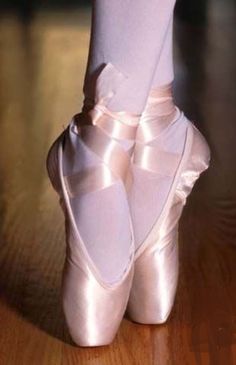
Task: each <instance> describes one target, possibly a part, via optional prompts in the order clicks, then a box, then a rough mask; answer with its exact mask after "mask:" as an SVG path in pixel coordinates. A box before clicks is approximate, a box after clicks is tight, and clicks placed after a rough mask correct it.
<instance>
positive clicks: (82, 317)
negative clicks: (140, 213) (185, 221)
mask: <svg viewBox="0 0 236 365" xmlns="http://www.w3.org/2000/svg"><path fill="white" fill-rule="evenodd" d="M109 70H110V71H112V72H114V69H113V68H112V66H111V65H108V66H106V68H105V71H103V77H104V72H105V74H106V72H110V71H109ZM122 116H123V118H124V113H123V114H122ZM135 134H136V127H133V126H127V125H125V124H123V123H121V122H120V121H119V120H116V119H114V118H112V117H111V115H110V114H109V111H108V110H107V109H106V107H105V106H104V105H102V103H101V104H100V105H99V103H97V104H96V105H95V107H93V108H92V109H91V110H90V111H89V112H86V113H81V114H79V115H77V116H75V117H73V118H72V121H71V122H70V123H69V125H68V127H67V129H66V130H65V131H64V132H63V133H62V134H61V135H60V136H59V138H58V139H57V140H56V141H55V142H54V144H53V145H52V147H51V149H50V151H49V154H48V158H47V169H48V175H49V178H50V180H51V183H52V185H53V187H54V189H55V190H56V191H57V193H58V194H59V197H60V202H61V206H62V208H63V211H64V214H65V228H66V243H67V249H66V260H65V265H64V270H63V277H62V303H63V310H64V314H65V319H66V323H67V326H68V329H69V332H70V334H71V337H72V339H73V340H74V342H75V343H76V344H77V345H79V346H89V347H91V346H104V345H109V344H110V343H111V342H112V341H113V340H114V337H115V335H116V333H117V331H118V328H119V325H120V322H121V320H122V318H123V314H124V312H125V309H126V306H127V302H128V297H129V291H130V287H131V284H132V278H133V266H134V265H133V264H134V240H133V230H132V224H131V218H130V216H129V215H128V216H127V217H126V219H127V224H129V228H130V233H129V238H128V239H127V242H126V243H125V245H126V246H125V245H124V244H123V243H122V242H120V246H122V244H123V246H124V247H125V250H124V253H123V255H124V257H123V261H124V263H123V264H122V266H121V264H120V262H119V261H118V260H117V258H116V256H117V255H116V252H118V250H119V246H118V247H115V248H114V255H113V260H114V262H111V263H110V262H106V260H107V259H106V252H105V254H104V251H102V250H100V249H99V247H96V246H95V248H94V247H93V246H90V242H85V240H84V239H83V237H82V234H81V231H80V229H79V227H78V224H77V216H76V212H75V209H74V201H75V199H77V198H80V197H81V196H82V197H83V196H84V194H87V196H90V195H92V194H97V193H98V194H100V192H104V193H106V191H108V189H110V188H111V187H113V186H114V185H115V184H116V183H117V181H118V182H119V183H120V185H122V186H123V190H122V189H121V193H122V194H126V189H129V185H130V183H131V181H132V176H131V174H130V155H131V154H132V151H131V150H129V149H127V150H126V151H125V150H124V149H123V147H121V145H120V144H119V143H118V140H119V138H121V137H122V138H123V139H127V140H129V139H132V138H134V136H135ZM73 141H76V143H77V144H78V145H79V146H81V147H83V148H84V149H87V150H88V151H89V153H92V154H94V155H96V158H98V159H99V160H100V164H99V165H95V166H88V167H86V166H85V167H84V169H83V170H81V171H79V172H76V171H73V169H72V171H71V174H67V175H66V176H65V171H66V170H68V169H67V166H65V165H66V164H67V163H68V164H69V163H70V162H71V160H73V159H74V158H75V156H74V154H76V153H77V150H73V148H71V149H70V145H71V144H72V142H73ZM73 143H74V142H73ZM68 146H69V147H68ZM70 151H73V153H71V154H70ZM71 166H73V165H71ZM79 204H80V201H79ZM127 206H128V204H127ZM117 209H118V208H117ZM101 213H102V212H101V211H98V212H97V214H98V215H99V214H101ZM115 213H116V212H110V221H109V222H107V227H106V230H104V232H103V236H102V241H103V242H104V245H105V246H102V247H105V251H106V247H107V250H108V249H109V246H111V242H109V241H107V240H109V238H108V237H109V236H108V231H109V229H110V230H111V228H110V226H111V227H112V226H113V225H112V219H115V218H114V217H113V216H112V215H113V214H115ZM122 214H124V213H123V211H122ZM125 214H126V213H125ZM98 218H99V217H98ZM114 235H115V233H114ZM95 238H97V237H95ZM118 238H119V237H118ZM115 239H117V237H114V240H115ZM96 250H97V251H96ZM118 253H119V252H118ZM111 254H112V253H111ZM116 267H117V268H116ZM105 269H107V271H105ZM116 272H117V273H118V274H117V275H115V274H116ZM109 275H110V276H109ZM111 276H112V277H111Z"/></svg>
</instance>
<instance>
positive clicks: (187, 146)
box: [127, 85, 210, 324]
mask: <svg viewBox="0 0 236 365" xmlns="http://www.w3.org/2000/svg"><path fill="white" fill-rule="evenodd" d="M209 160H210V151H209V147H208V145H207V143H206V141H205V139H204V137H203V136H202V135H201V133H200V132H199V131H198V129H197V128H196V127H195V126H194V125H193V123H191V122H190V121H189V120H188V119H187V118H186V117H185V116H184V115H183V113H181V112H180V111H179V110H178V109H177V108H176V107H175V106H174V104H173V102H172V97H171V86H170V85H169V86H166V87H163V88H161V89H158V90H153V92H152V93H151V95H150V97H149V99H148V103H147V107H146V109H145V111H144V114H143V116H142V118H141V122H140V126H139V129H138V132H137V143H136V147H135V151H134V156H133V170H134V185H133V188H132V191H133V193H132V196H131V202H130V204H131V213H132V214H131V215H132V220H133V228H134V235H135V245H136V252H135V273H134V278H133V284H132V288H131V292H130V298H129V302H128V306H127V314H128V316H129V318H130V319H132V320H133V321H135V322H138V323H143V324H160V323H164V322H165V321H166V320H167V318H168V316H169V314H170V312H171V309H172V306H173V303H174V298H175V293H176V288H177V281H178V262H179V260H178V222H179V219H180V216H181V213H182V210H183V207H184V205H185V202H186V199H187V197H188V195H189V194H190V192H191V190H192V188H193V186H194V184H195V182H196V180H197V179H198V178H199V175H200V174H201V173H202V172H203V171H204V170H206V169H207V168H208V166H209ZM155 189H156V190H155Z"/></svg>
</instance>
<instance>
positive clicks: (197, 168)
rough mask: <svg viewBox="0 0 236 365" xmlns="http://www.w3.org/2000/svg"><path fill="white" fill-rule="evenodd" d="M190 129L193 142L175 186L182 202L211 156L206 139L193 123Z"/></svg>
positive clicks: (206, 167) (207, 164)
mask: <svg viewBox="0 0 236 365" xmlns="http://www.w3.org/2000/svg"><path fill="white" fill-rule="evenodd" d="M192 129H193V142H192V147H191V152H190V157H189V159H188V160H187V162H186V165H185V167H184V168H183V171H182V173H181V177H180V179H179V183H178V185H177V188H176V194H177V195H178V196H179V197H180V198H181V199H182V200H183V203H184V204H185V202H186V199H187V197H188V196H189V194H190V193H191V191H192V189H193V186H194V184H195V183H196V181H197V180H198V178H199V176H200V175H201V173H203V172H204V171H205V170H207V169H208V167H209V164H210V158H211V152H210V148H209V145H208V143H207V141H206V140H205V138H204V137H203V135H202V134H201V132H200V131H199V130H198V129H197V128H196V127H195V126H194V125H193V124H192Z"/></svg>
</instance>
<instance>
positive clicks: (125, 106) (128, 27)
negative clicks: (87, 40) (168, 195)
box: [67, 0, 174, 277]
mask: <svg viewBox="0 0 236 365" xmlns="http://www.w3.org/2000/svg"><path fill="white" fill-rule="evenodd" d="M173 6H174V0H165V1H163V0H150V1H148V2H147V1H146V0H124V1H122V2H117V1H116V0H98V1H94V6H93V18H92V20H93V21H92V32H91V45H90V54H89V59H88V67H87V75H86V78H85V85H84V93H85V97H86V98H87V99H89V100H93V102H94V103H95V104H96V103H99V101H100V100H99V98H100V97H99V96H98V94H99V95H102V96H103V99H104V97H105V99H106V96H107V94H108V92H109V87H111V88H112V90H113V91H114V95H113V96H111V97H110V100H106V108H107V112H108V110H109V113H111V112H113V114H112V116H113V117H114V118H116V119H119V118H120V115H119V112H121V111H125V112H129V113H130V112H132V113H136V114H137V118H136V122H137V121H138V114H139V113H141V112H142V110H143V107H144V104H145V102H146V98H147V95H148V92H149V89H150V85H151V81H152V77H153V73H154V70H155V66H156V63H157V60H158V59H159V55H160V51H161V48H162V45H163V38H164V37H165V34H166V31H167V28H168V24H169V22H170V19H171V16H172V12H173ZM108 63H110V64H112V65H113V66H114V67H115V68H116V70H117V71H113V72H114V73H113V74H112V69H111V70H110V71H109V72H106V71H105V72H102V73H100V72H101V70H102V69H103V68H104V65H107V64H108ZM104 70H105V69H104ZM99 73H100V82H99V83H98V82H97V77H98V74H99ZM98 88H99V90H98ZM114 88H115V89H116V90H114ZM106 89H107V90H106ZM100 99H101V98H100ZM114 113H115V114H114ZM134 120H135V118H134ZM122 122H123V123H127V124H130V123H131V120H130V119H129V118H126V119H125V120H122ZM120 143H121V144H122V146H123V147H125V148H126V149H127V148H130V147H132V143H133V142H132V141H129V143H128V144H127V141H122V140H121V141H120ZM73 149H74V150H75V151H76V150H77V154H75V156H78V158H76V159H75V160H74V161H71V163H69V162H68V164H67V165H68V166H69V170H71V169H72V168H73V169H74V170H75V165H76V170H77V171H80V170H81V169H83V168H84V166H88V165H91V164H92V165H96V164H98V163H99V161H98V160H97V159H96V157H95V156H94V155H92V154H89V153H87V152H86V150H83V148H82V146H79V145H74V146H73ZM71 165H73V166H71ZM73 204H74V211H75V214H76V217H77V224H78V226H79V227H80V230H81V234H82V237H83V238H84V240H85V241H86V242H88V248H89V250H90V252H91V255H92V256H93V257H94V258H95V259H96V256H97V252H98V248H99V247H100V251H101V252H103V255H102V256H101V259H99V260H97V262H98V264H99V269H100V270H102V271H103V272H104V274H105V275H106V276H109V277H111V276H113V275H114V276H115V277H117V275H121V273H122V272H123V270H124V268H125V267H126V264H127V260H128V256H127V242H128V241H129V236H130V227H129V222H128V218H127V217H128V205H127V202H126V194H124V191H123V189H122V186H120V185H119V183H117V184H113V185H112V186H111V187H110V188H109V189H105V190H102V191H99V192H97V193H96V194H90V195H83V196H80V197H79V198H78V199H74V201H73ZM98 210H99V214H98ZM111 217H112V219H111ZM108 221H110V224H109V226H108V225H107V222H108ZM105 231H106V237H104V232H105ZM107 242H109V245H107ZM113 255H115V257H116V265H115V264H114V260H113ZM117 267H119V268H120V269H119V270H118V269H117ZM112 273H113V274H112Z"/></svg>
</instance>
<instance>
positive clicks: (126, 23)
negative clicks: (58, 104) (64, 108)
mask: <svg viewBox="0 0 236 365" xmlns="http://www.w3.org/2000/svg"><path fill="white" fill-rule="evenodd" d="M174 3H175V0H165V1H163V0H149V1H146V0H123V1H116V0H98V1H94V9H93V24H92V34H91V45H90V56H89V61H88V67H87V75H86V80H85V86H84V91H85V96H87V97H90V98H94V80H95V79H96V77H97V73H98V71H99V70H100V69H101V67H102V66H103V65H104V64H107V63H108V62H111V63H112V64H113V65H115V67H116V68H117V69H118V70H119V71H121V72H122V73H123V74H124V75H125V80H124V81H123V82H122V84H121V86H120V88H119V89H118V92H117V93H116V95H115V96H114V98H113V99H112V100H111V101H110V102H109V105H108V106H109V108H111V109H112V110H114V111H121V110H126V111H129V112H133V113H141V112H142V111H143V108H144V105H145V103H146V98H147V96H148V93H149V90H150V86H151V83H152V79H153V74H154V71H155V68H156V64H157V61H158V59H159V56H160V51H161V48H162V45H163V40H164V37H165V34H166V31H167V27H168V24H169V22H170V19H171V15H172V12H173V7H174Z"/></svg>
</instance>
